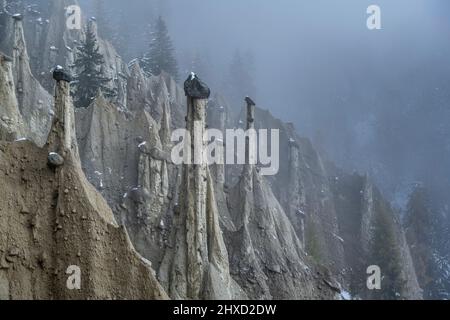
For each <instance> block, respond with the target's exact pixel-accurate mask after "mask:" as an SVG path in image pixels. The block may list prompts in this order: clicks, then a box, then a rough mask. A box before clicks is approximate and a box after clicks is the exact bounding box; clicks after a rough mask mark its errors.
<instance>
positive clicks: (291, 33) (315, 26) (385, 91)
mask: <svg viewBox="0 0 450 320" xmlns="http://www.w3.org/2000/svg"><path fill="white" fill-rule="evenodd" d="M83 2H84V3H85V4H86V6H85V7H86V8H87V11H88V13H87V14H88V15H89V16H90V15H94V16H96V15H98V14H97V11H98V6H97V7H96V6H95V5H92V1H87V0H85V1H82V3H83ZM376 2H377V3H376V4H377V5H379V6H380V8H381V14H382V18H381V19H382V29H381V30H368V28H367V26H366V19H367V18H368V15H367V13H366V9H367V7H368V6H369V5H371V4H373V1H356V0H344V1H324V0H321V1H290V0H283V1H276V2H275V1H256V0H248V1H239V0H230V1H202V0H193V1H182V0H167V1H142V0H133V1H128V2H126V3H125V2H122V1H115V0H112V1H107V2H106V1H104V4H103V6H102V8H101V9H102V15H101V17H98V18H97V19H98V20H99V21H102V22H105V29H107V30H109V32H110V34H105V35H104V36H105V37H106V38H108V37H109V38H110V39H112V40H113V42H114V41H117V42H120V45H119V46H118V47H119V48H122V52H120V53H121V54H123V55H124V56H125V57H126V58H128V59H133V58H136V57H139V56H140V55H141V54H142V53H143V52H145V51H146V50H147V47H148V43H149V41H150V40H149V39H150V36H149V33H150V30H151V25H152V23H153V22H154V21H155V20H156V18H157V17H158V16H159V15H161V16H163V17H164V19H165V20H166V22H167V24H168V28H169V33H170V35H171V37H172V39H173V42H174V46H175V50H176V54H177V58H178V61H179V69H180V71H181V72H180V73H181V75H182V77H184V76H185V75H187V74H188V73H189V72H190V71H191V70H192V69H197V70H195V71H197V72H198V73H199V74H200V76H201V77H202V78H204V79H205V80H206V81H207V82H208V84H209V85H210V86H211V88H212V90H213V91H215V92H220V93H223V94H228V96H232V93H229V91H231V90H229V87H228V86H227V82H230V77H231V76H230V73H232V72H231V71H230V65H231V64H232V61H233V57H235V55H236V54H237V53H238V52H239V54H240V55H241V56H242V59H243V61H244V63H245V65H246V66H247V68H248V73H249V75H250V77H251V81H249V83H248V88H243V92H244V93H247V94H249V95H253V96H255V99H256V100H257V101H258V103H259V105H260V106H262V107H264V108H267V109H269V110H271V112H273V114H274V115H276V116H277V117H280V118H281V119H283V120H285V121H290V122H293V123H294V124H295V126H296V129H297V130H298V131H299V132H300V133H301V134H303V135H305V136H308V137H310V138H311V139H312V140H313V141H314V143H315V144H316V147H317V148H320V150H321V151H322V152H323V153H324V154H325V155H326V156H327V157H328V158H329V159H330V160H332V161H334V162H336V163H337V164H338V165H339V166H341V167H343V168H345V169H347V170H357V171H358V172H360V173H363V174H364V173H368V174H369V175H370V176H372V177H373V178H374V179H375V180H376V181H377V182H378V183H379V184H380V187H381V188H382V189H383V190H384V192H385V193H386V196H387V197H388V198H389V199H391V200H393V201H394V202H395V203H396V205H398V206H400V207H404V205H405V201H406V199H407V195H408V193H409V192H410V191H411V189H412V188H413V187H414V186H415V185H416V184H425V185H426V186H427V187H428V188H430V189H432V190H433V192H434V194H436V195H439V198H440V199H446V197H447V195H448V192H447V190H448V187H449V185H450V172H449V170H450V166H449V163H450V138H449V137H450V134H449V133H450V122H449V121H448V120H449V119H450V107H449V102H450V96H449V92H450V91H449V86H450V81H448V80H449V79H448V77H449V76H448V74H449V72H448V71H449V68H450V64H449V63H448V57H449V56H450V55H449V54H450V45H449V43H448V41H447V40H448V36H449V31H450V29H449V27H450V25H449V21H448V14H450V5H449V4H448V2H447V1H439V0H434V1H421V0H414V1H410V0H400V1H383V0H380V1H376ZM106 3H107V5H106ZM96 8H97V11H96ZM99 25H100V30H102V28H101V24H100V23H99ZM130 29H136V30H138V32H136V33H133V34H130V32H129V30H130ZM105 33H107V32H105ZM236 100H237V99H236ZM236 100H235V101H233V103H234V104H236V107H237V108H240V107H242V106H243V104H244V102H243V101H236Z"/></svg>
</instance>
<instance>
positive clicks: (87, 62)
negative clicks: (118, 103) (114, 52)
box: [73, 28, 117, 108]
mask: <svg viewBox="0 0 450 320" xmlns="http://www.w3.org/2000/svg"><path fill="white" fill-rule="evenodd" d="M104 63H105V59H104V57H103V55H102V54H101V53H100V51H99V47H98V44H97V39H96V35H95V33H94V32H93V31H92V30H91V29H90V28H88V29H87V32H86V39H85V40H84V41H83V42H82V43H81V45H80V46H79V47H78V48H77V56H76V60H75V69H76V70H77V75H76V76H75V83H74V92H73V96H74V102H75V106H76V107H77V108H87V107H88V106H89V105H90V103H91V102H92V100H93V99H94V98H95V96H96V95H97V93H98V91H99V90H101V91H102V93H103V94H104V95H105V96H106V97H114V96H116V95H117V94H116V92H114V90H112V89H110V88H109V87H108V83H109V82H110V81H111V79H110V78H107V77H105V76H104V75H103V73H102V70H101V69H102V68H101V67H102V65H103V64H104Z"/></svg>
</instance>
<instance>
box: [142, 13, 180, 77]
mask: <svg viewBox="0 0 450 320" xmlns="http://www.w3.org/2000/svg"><path fill="white" fill-rule="evenodd" d="M151 36H152V40H151V42H150V49H149V52H148V53H147V54H145V55H144V57H143V58H142V61H141V65H142V68H143V69H144V71H145V72H147V73H149V74H152V75H159V74H161V72H162V71H165V72H167V73H169V74H170V75H172V77H174V78H175V79H178V64H177V60H176V59H175V50H174V47H173V44H172V40H171V39H170V36H169V32H168V30H167V26H166V23H165V22H164V20H163V18H162V17H159V18H158V20H157V22H156V25H155V27H154V29H153V32H152V33H151Z"/></svg>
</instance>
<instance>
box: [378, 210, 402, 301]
mask: <svg viewBox="0 0 450 320" xmlns="http://www.w3.org/2000/svg"><path fill="white" fill-rule="evenodd" d="M380 209H381V210H380V212H379V214H378V215H377V216H376V218H375V230H374V239H373V243H372V259H373V261H374V262H375V264H376V265H378V266H379V267H380V268H381V272H382V275H383V279H382V282H381V290H380V291H379V292H378V291H376V292H375V293H374V294H375V297H376V298H379V299H385V300H396V299H400V298H401V295H402V293H403V291H404V288H405V284H406V282H405V280H404V278H403V276H402V261H401V252H400V248H399V245H398V240H397V237H396V232H395V228H394V221H393V220H392V219H391V217H389V211H386V210H383V209H382V208H380Z"/></svg>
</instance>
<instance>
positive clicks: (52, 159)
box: [47, 152, 64, 168]
mask: <svg viewBox="0 0 450 320" xmlns="http://www.w3.org/2000/svg"><path fill="white" fill-rule="evenodd" d="M47 160H48V164H49V165H50V166H51V167H53V168H57V167H61V166H62V165H63V164H64V158H63V157H62V156H60V155H59V154H57V153H56V152H50V153H49V154H48V157H47Z"/></svg>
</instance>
